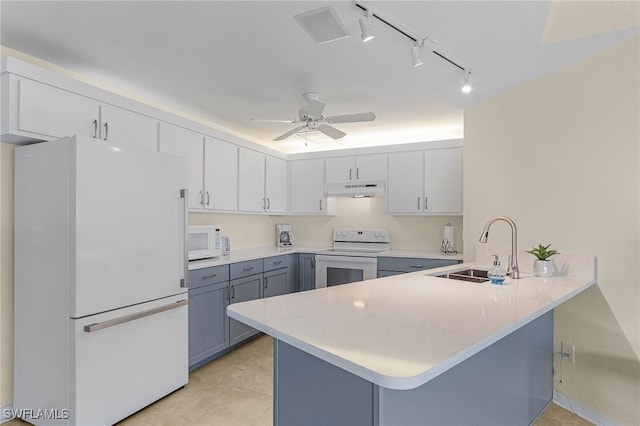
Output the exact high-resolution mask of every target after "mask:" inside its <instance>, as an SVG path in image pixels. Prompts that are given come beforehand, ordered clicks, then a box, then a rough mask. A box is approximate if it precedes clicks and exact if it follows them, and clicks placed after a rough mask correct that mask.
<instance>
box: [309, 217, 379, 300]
mask: <svg viewBox="0 0 640 426" xmlns="http://www.w3.org/2000/svg"><path fill="white" fill-rule="evenodd" d="M390 239H391V236H390V234H389V230H388V229H381V228H376V229H362V228H360V229H358V228H354V229H351V228H349V229H346V228H339V229H334V230H333V249H331V250H325V251H321V252H318V253H317V254H316V288H322V287H330V286H334V285H340V284H347V283H352V282H356V281H363V280H369V279H373V278H377V274H378V257H377V253H380V252H383V251H387V250H389V248H390V246H391V244H390Z"/></svg>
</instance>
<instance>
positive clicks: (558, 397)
mask: <svg viewBox="0 0 640 426" xmlns="http://www.w3.org/2000/svg"><path fill="white" fill-rule="evenodd" d="M553 402H554V403H555V404H557V405H559V406H561V407H562V408H564V409H565V410H569V411H571V412H572V413H575V414H576V415H578V416H580V417H582V418H583V419H585V420H587V421H589V422H591V423H593V424H595V425H596V426H622V425H621V424H620V423H618V422H616V421H613V420H611V419H610V418H608V417H607V416H604V415H602V414H600V413H598V412H597V411H594V410H592V409H591V408H589V407H587V406H584V405H582V404H580V403H579V402H577V401H574V400H573V399H571V398H569V397H568V396H567V395H565V394H562V393H560V392H557V391H555V390H554V391H553Z"/></svg>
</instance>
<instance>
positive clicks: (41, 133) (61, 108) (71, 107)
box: [17, 79, 100, 140]
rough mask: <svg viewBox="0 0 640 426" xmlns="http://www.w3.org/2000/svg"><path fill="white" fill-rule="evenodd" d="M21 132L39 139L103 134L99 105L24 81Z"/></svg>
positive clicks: (20, 85)
mask: <svg viewBox="0 0 640 426" xmlns="http://www.w3.org/2000/svg"><path fill="white" fill-rule="evenodd" d="M17 83H18V105H17V108H18V114H17V130H18V131H19V132H27V133H29V134H30V136H32V137H33V138H36V139H45V140H49V139H58V138H64V137H67V136H73V135H78V136H81V137H87V138H93V137H97V136H98V133H99V126H100V123H99V122H98V120H99V103H98V102H96V101H94V100H91V99H89V98H85V97H84V96H80V95H76V94H74V93H71V92H67V91H66V90H61V89H56V88H55V87H51V86H48V85H46V84H41V83H36V82H34V81H31V80H26V79H22V80H19V81H18V82H17Z"/></svg>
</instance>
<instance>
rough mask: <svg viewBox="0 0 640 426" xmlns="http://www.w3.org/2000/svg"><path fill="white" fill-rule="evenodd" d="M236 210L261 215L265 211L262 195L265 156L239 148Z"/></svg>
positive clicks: (263, 189) (265, 205)
mask: <svg viewBox="0 0 640 426" xmlns="http://www.w3.org/2000/svg"><path fill="white" fill-rule="evenodd" d="M239 150H240V154H239V157H238V158H239V160H238V171H239V173H238V210H240V211H242V212H256V213H261V212H263V211H265V210H266V209H267V201H266V197H265V195H264V191H265V187H264V181H265V155H264V154H261V153H259V152H256V151H253V150H251V149H247V148H239Z"/></svg>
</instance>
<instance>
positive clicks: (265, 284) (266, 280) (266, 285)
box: [264, 277, 269, 290]
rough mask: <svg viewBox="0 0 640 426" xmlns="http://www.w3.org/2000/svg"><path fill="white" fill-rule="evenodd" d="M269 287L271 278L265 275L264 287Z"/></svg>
mask: <svg viewBox="0 0 640 426" xmlns="http://www.w3.org/2000/svg"><path fill="white" fill-rule="evenodd" d="M267 287H269V279H268V278H267V277H264V288H265V290H266V289H267Z"/></svg>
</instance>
